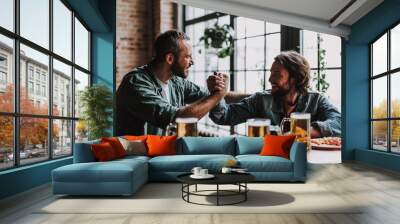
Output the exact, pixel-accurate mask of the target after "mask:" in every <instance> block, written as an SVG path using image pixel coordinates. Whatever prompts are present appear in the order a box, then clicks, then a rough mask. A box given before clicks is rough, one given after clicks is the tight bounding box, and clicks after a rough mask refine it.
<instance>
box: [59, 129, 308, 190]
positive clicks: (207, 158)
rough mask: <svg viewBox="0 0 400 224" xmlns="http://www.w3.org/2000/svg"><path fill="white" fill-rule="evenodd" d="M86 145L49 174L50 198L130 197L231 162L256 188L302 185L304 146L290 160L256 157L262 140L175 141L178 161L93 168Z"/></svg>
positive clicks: (139, 159)
mask: <svg viewBox="0 0 400 224" xmlns="http://www.w3.org/2000/svg"><path fill="white" fill-rule="evenodd" d="M98 142H99V141H90V142H85V143H77V144H75V151H74V157H73V158H74V163H73V164H70V165H66V166H63V167H59V168H57V169H55V170H53V171H52V180H53V183H52V184H53V185H52V186H53V193H54V194H68V195H131V194H134V193H135V192H136V191H137V190H138V189H139V188H140V187H141V186H143V185H144V184H145V183H146V182H148V181H153V182H160V181H176V177H177V176H178V175H180V174H183V173H187V172H190V170H191V169H192V168H193V167H196V166H200V167H203V168H207V169H209V170H210V172H218V171H220V169H221V168H222V167H223V166H224V165H225V164H226V163H227V161H228V160H230V159H235V160H236V161H237V162H238V164H239V165H240V166H241V167H242V168H247V169H248V171H249V172H250V173H251V174H253V175H254V176H255V178H256V181H260V182H276V181H279V182H281V181H285V182H304V181H305V180H306V170H307V158H306V155H307V153H306V146H305V144H303V143H299V142H295V143H294V144H293V145H292V148H291V151H290V159H285V158H283V157H277V156H260V155H258V154H259V153H260V150H261V148H262V146H263V138H255V137H233V136H232V137H183V138H180V139H178V140H177V144H176V147H177V155H172V156H157V157H153V158H150V157H147V156H127V157H125V158H122V159H118V160H113V161H108V162H96V161H95V158H94V155H93V154H92V151H91V149H90V145H91V144H95V143H98Z"/></svg>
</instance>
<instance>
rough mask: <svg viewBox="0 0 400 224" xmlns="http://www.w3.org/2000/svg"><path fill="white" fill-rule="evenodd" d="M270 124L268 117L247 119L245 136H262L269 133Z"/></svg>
mask: <svg viewBox="0 0 400 224" xmlns="http://www.w3.org/2000/svg"><path fill="white" fill-rule="evenodd" d="M270 126H271V120H270V119H263V118H254V119H248V120H247V136H249V137H264V136H265V135H266V134H269V127H270Z"/></svg>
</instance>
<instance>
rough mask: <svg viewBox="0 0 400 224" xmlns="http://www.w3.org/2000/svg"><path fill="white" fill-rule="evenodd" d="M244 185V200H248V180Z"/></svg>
mask: <svg viewBox="0 0 400 224" xmlns="http://www.w3.org/2000/svg"><path fill="white" fill-rule="evenodd" d="M244 187H245V189H244V190H245V192H244V201H247V191H248V190H247V182H246V183H244Z"/></svg>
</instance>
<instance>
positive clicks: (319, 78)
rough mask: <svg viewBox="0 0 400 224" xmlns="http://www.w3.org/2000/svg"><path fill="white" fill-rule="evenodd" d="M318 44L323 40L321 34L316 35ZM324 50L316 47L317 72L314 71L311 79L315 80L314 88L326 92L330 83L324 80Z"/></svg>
mask: <svg viewBox="0 0 400 224" xmlns="http://www.w3.org/2000/svg"><path fill="white" fill-rule="evenodd" d="M317 41H318V46H320V44H321V43H322V42H323V41H324V39H322V37H321V35H320V34H318V35H317ZM325 57H326V50H325V49H322V48H320V47H318V58H319V74H318V72H314V77H313V81H315V89H316V90H318V91H319V92H323V93H326V91H327V90H328V88H329V86H330V84H329V83H328V82H327V81H326V68H325V66H326V61H325V60H326V59H325Z"/></svg>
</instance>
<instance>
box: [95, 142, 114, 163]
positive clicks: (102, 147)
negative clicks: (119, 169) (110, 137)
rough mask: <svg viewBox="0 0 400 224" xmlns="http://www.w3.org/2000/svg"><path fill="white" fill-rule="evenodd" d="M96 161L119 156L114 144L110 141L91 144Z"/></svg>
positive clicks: (108, 159)
mask: <svg viewBox="0 0 400 224" xmlns="http://www.w3.org/2000/svg"><path fill="white" fill-rule="evenodd" d="M90 147H91V149H92V152H93V154H94V157H96V161H99V162H105V161H110V160H114V159H117V158H119V157H118V156H117V155H116V152H115V150H114V149H113V147H112V145H111V144H110V143H108V142H102V143H99V144H92V145H91V146H90Z"/></svg>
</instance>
